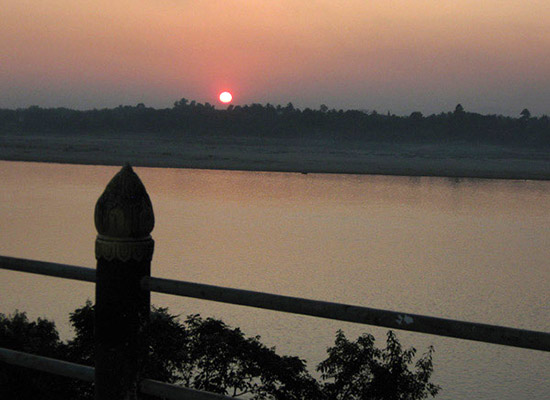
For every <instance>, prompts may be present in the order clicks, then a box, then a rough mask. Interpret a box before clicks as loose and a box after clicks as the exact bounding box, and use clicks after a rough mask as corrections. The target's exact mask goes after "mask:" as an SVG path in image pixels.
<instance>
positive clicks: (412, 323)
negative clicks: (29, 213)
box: [0, 256, 550, 352]
mask: <svg viewBox="0 0 550 400" xmlns="http://www.w3.org/2000/svg"><path fill="white" fill-rule="evenodd" d="M0 268H3V269H9V270H15V271H21V272H30V273H36V274H44V275H49V276H56V277H61V278H68V279H76V280H82V281H88V282H93V281H95V270H94V269H92V268H83V267H76V266H71V265H66V264H56V263H49V262H43V261H34V260H27V259H21V258H14V257H5V256H0ZM141 286H142V288H143V289H144V290H149V291H152V292H159V293H166V294H172V295H177V296H185V297H192V298H198V299H203V300H211V301H216V302H222V303H229V304H236V305H241V306H249V307H255V308H263V309H268V310H274V311H281V312H288V313H292V314H300V315H309V316H314V317H320V318H327V319H333V320H338V321H346V322H354V323H359V324H366V325H374V326H380V327H385V328H391V329H398V330H404V331H411V332H418V333H426V334H431V335H438V336H445V337H452V338H457V339H465V340H473V341H479V342H484V343H492V344H500V345H505V346H512V347H519V348H525V349H531V350H540V351H548V352H550V333H547V332H538V331H532V330H524V329H517V328H509V327H503V326H497V325H489V324H482V323H476V322H466V321H458V320H452V319H445V318H438V317H430V316H425V315H418V314H410V313H402V312H396V311H388V310H380V309H375V308H368V307H361V306H356V305H350V304H341V303H332V302H327V301H319V300H310V299H303V298H299V297H291V296H282V295H276V294H270V293H263V292H255V291H251V290H243V289H233V288H227V287H220V286H213V285H207V284H202V283H193V282H184V281H177V280H172V279H162V278H154V277H145V278H143V280H142V282H141Z"/></svg>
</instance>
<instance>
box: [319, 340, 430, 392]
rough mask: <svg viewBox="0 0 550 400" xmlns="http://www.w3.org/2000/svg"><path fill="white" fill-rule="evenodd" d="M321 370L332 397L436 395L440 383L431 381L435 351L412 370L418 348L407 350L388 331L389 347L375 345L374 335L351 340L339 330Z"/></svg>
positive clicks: (428, 354) (387, 343)
mask: <svg viewBox="0 0 550 400" xmlns="http://www.w3.org/2000/svg"><path fill="white" fill-rule="evenodd" d="M327 352H328V354H329V356H328V358H327V359H326V360H325V361H323V362H321V363H320V364H319V366H318V367H317V370H318V371H320V372H321V373H322V375H321V377H322V379H323V380H325V381H326V382H325V383H324V385H323V391H324V393H325V394H326V395H327V397H328V398H330V399H334V400H339V399H350V400H354V399H369V400H370V399H372V400H378V399H379V400H382V399H384V400H416V399H425V398H427V397H428V395H431V396H435V395H436V394H437V393H438V391H439V390H440V388H439V386H437V385H434V384H432V383H430V382H429V381H430V377H431V374H432V372H433V365H432V353H433V348H432V347H430V348H429V349H428V352H427V353H426V354H424V356H423V357H422V358H420V359H419V360H418V361H417V362H416V364H415V367H416V369H415V370H414V371H411V370H410V369H409V364H410V363H412V362H413V359H414V356H415V354H416V350H415V349H414V348H410V349H407V350H403V349H402V348H401V344H400V343H399V341H398V340H397V337H396V336H395V334H394V333H393V332H392V331H388V335H387V342H386V348H385V349H378V348H376V347H374V337H373V336H372V335H368V334H363V335H362V336H360V337H359V338H358V339H357V340H356V341H355V342H350V341H349V340H348V339H347V338H346V336H345V335H344V333H343V332H342V331H338V333H337V334H336V341H335V345H334V347H331V348H329V349H328V350H327Z"/></svg>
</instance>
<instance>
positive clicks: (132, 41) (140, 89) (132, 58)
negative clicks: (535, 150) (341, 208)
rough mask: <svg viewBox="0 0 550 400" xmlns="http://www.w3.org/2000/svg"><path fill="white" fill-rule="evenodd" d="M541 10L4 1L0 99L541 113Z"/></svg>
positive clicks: (474, 4) (547, 81)
mask: <svg viewBox="0 0 550 400" xmlns="http://www.w3.org/2000/svg"><path fill="white" fill-rule="evenodd" d="M411 10H414V12H411ZM548 15H550V2H548V1H541V0H534V1H531V2H528V4H527V3H525V2H522V1H519V0H510V1H506V2H502V1H498V0H487V1H484V2H478V1H473V0H463V1H459V2H433V1H428V0H415V1H414V2H413V1H412V0H396V1H392V2H379V1H378V2H366V1H360V0H350V1H346V2H344V3H340V2H326V1H322V2H314V3H311V2H299V1H291V0H281V1H279V2H251V1H234V2H233V1H232V2H219V1H210V0H205V1H201V2H173V1H172V2H158V1H153V0H139V1H130V0H120V1H117V2H111V1H107V0H97V1H95V2H91V3H89V2H84V3H83V2H74V1H70V0H45V1H42V2H30V1H21V0H5V1H4V2H3V4H2V24H0V54H4V55H6V57H4V58H2V60H1V65H2V68H0V92H1V93H2V96H1V98H0V107H26V106H29V105H33V104H39V105H42V106H69V107H78V108H94V107H111V106H117V105H119V104H137V103H140V102H143V103H145V104H146V105H150V106H154V107H158V106H166V105H170V104H172V103H173V102H174V101H175V100H177V99H179V98H181V97H186V98H188V99H192V100H196V101H199V102H213V101H217V100H218V99H217V97H214V96H216V94H217V93H219V92H218V90H219V88H220V87H222V86H224V85H226V84H227V82H230V83H231V84H232V85H234V87H237V86H238V87H239V102H240V103H242V104H250V103H262V104H265V103H268V102H269V103H271V104H283V105H284V104H287V103H288V102H292V103H293V104H294V105H295V106H298V107H314V108H317V107H319V105H320V104H322V103H323V104H326V105H327V106H329V107H331V108H332V107H334V108H337V109H338V108H344V109H346V108H358V109H370V110H373V109H376V110H378V111H380V112H387V111H388V110H391V111H392V112H395V113H399V114H409V113H410V112H412V111H416V110H418V111H422V112H423V113H432V112H441V111H449V110H452V109H453V108H454V106H455V105H456V104H457V103H459V102H460V103H461V104H463V105H464V107H465V108H466V109H467V110H475V111H479V112H486V113H505V114H513V115H517V114H518V113H519V112H520V111H521V109H523V108H525V107H526V108H529V110H531V112H532V113H533V114H543V113H549V112H550V110H548V106H547V105H548V104H550V57H548V52H547V51H544V49H549V48H550V25H549V24H548V23H547V17H548ZM220 60H224V61H223V63H222V62H220ZM212 93H215V95H212Z"/></svg>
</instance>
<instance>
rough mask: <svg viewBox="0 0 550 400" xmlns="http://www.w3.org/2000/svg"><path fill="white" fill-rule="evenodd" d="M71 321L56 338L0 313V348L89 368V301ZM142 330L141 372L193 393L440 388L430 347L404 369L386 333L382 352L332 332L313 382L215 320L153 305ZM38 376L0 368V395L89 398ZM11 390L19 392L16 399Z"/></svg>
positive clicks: (328, 395)
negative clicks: (65, 335)
mask: <svg viewBox="0 0 550 400" xmlns="http://www.w3.org/2000/svg"><path fill="white" fill-rule="evenodd" d="M70 321H71V324H72V326H73V328H74V330H75V336H74V338H73V339H71V340H70V341H69V342H67V343H62V342H61V341H60V340H59V336H58V334H57V331H56V330H55V325H54V324H53V323H51V322H49V321H46V320H43V319H38V321H37V322H29V321H28V319H27V317H26V315H25V314H24V313H16V314H14V315H13V316H9V317H5V316H4V315H2V314H0V347H7V348H12V349H16V350H21V351H25V352H29V353H35V354H42V355H47V356H50V357H55V358H60V359H65V360H68V361H72V362H77V363H81V364H85V365H93V359H94V343H93V325H94V323H93V321H94V306H93V305H92V304H91V302H87V303H86V304H85V305H84V306H83V307H81V308H79V309H77V310H75V311H74V312H73V313H71V316H70ZM148 329H149V334H148V337H149V352H148V353H149V356H148V360H147V362H146V364H145V365H146V370H145V371H143V375H144V376H145V377H148V378H152V379H156V380H160V381H164V382H170V383H177V384H182V385H184V386H187V387H191V388H195V389H199V390H207V391H211V392H215V393H222V394H226V395H228V396H233V397H238V396H242V395H245V397H246V398H250V399H256V400H259V399H266V400H283V399H285V400H295V399H296V400H297V399H312V400H315V399H319V400H332V399H334V400H338V399H351V400H354V399H389V400H393V399H400V400H401V399H404V400H416V399H424V398H426V397H427V396H428V395H432V396H435V395H436V394H437V392H438V390H439V387H438V386H436V385H434V384H432V383H430V382H429V381H430V378H431V373H432V370H433V367H432V352H433V349H432V348H429V350H428V352H427V353H426V354H425V355H424V356H423V357H422V358H420V359H419V360H418V361H417V362H416V364H415V369H414V370H412V371H411V370H410V369H409V364H410V363H412V362H413V358H414V355H415V350H414V349H408V350H403V349H402V348H401V345H400V343H399V341H398V340H397V338H396V336H395V334H394V333H393V332H391V331H390V332H388V338H387V345H386V348H385V349H378V348H376V347H375V346H374V338H373V337H372V336H371V335H367V334H365V335H362V336H361V337H359V338H358V339H357V341H355V342H350V341H348V339H347V338H346V337H345V335H344V334H343V333H342V332H341V331H338V333H337V335H336V341H335V345H334V347H331V348H329V349H328V350H327V351H328V358H327V359H326V360H325V361H323V362H322V363H321V364H319V366H318V367H317V370H318V371H320V372H321V378H322V381H321V382H318V381H317V380H316V379H314V378H313V377H312V376H311V375H310V374H309V373H308V371H307V369H306V363H305V361H304V360H301V359H300V358H298V357H291V356H281V355H279V354H277V353H276V351H275V348H268V347H267V346H265V345H264V344H262V343H261V342H260V337H259V336H255V337H246V336H245V335H244V334H243V332H242V331H241V330H240V329H239V328H231V327H229V326H227V325H226V324H225V323H224V322H222V321H220V320H216V319H213V318H206V319H203V318H201V317H200V316H199V315H190V316H188V317H187V318H186V319H185V320H184V321H183V322H181V321H180V320H179V319H178V317H177V316H174V315H171V314H169V313H168V310H167V309H165V308H154V307H153V309H152V312H151V320H150V324H149V328H148ZM14 371H15V372H14ZM17 371H19V372H17ZM42 375H44V376H46V375H47V374H37V373H34V372H32V371H28V370H24V369H14V368H11V367H6V366H4V365H0V387H10V388H14V390H13V391H10V392H7V391H5V392H0V393H2V394H5V395H3V396H1V398H6V399H10V398H18V399H31V398H50V397H47V395H46V394H47V393H52V394H55V398H57V399H73V398H74V399H92V398H93V387H92V385H90V384H87V383H80V382H75V381H69V380H67V379H64V378H53V379H52V377H51V376H47V378H40V377H41V376H42ZM8 382H9V384H8ZM16 390H19V391H20V392H19V393H23V395H21V394H18V395H17V396H15V393H17V391H16ZM51 398H53V397H51Z"/></svg>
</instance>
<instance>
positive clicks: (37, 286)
mask: <svg viewBox="0 0 550 400" xmlns="http://www.w3.org/2000/svg"><path fill="white" fill-rule="evenodd" d="M117 170H118V169H117V168H112V167H94V166H74V165H56V164H37V163H13V162H0V226H2V229H1V230H0V254H2V255H8V256H17V257H25V258H33V259H39V260H46V261H55V262H61V263H68V264H75V265H82V266H87V267H94V264H95V260H94V257H93V247H94V240H95V228H94V226H93V209H94V205H95V202H96V200H97V198H98V197H99V195H100V194H101V192H102V191H103V189H104V187H105V185H106V184H107V182H108V181H109V180H110V179H111V177H112V176H113V175H114V174H115V173H116V171H117ZM136 171H137V173H138V174H139V175H140V177H141V178H142V180H143V182H144V184H145V186H146V188H147V190H148V192H149V194H150V196H151V200H152V202H153V206H154V209H155V215H156V227H155V230H154V231H153V237H154V239H155V241H156V250H155V255H154V259H153V275H155V276H160V277H168V278H174V279H180V280H189V281H196V282H204V283H209V284H214V285H223V286H230V287H237V288H244V289H251V290H258V291H267V292H272V293H279V294H286V295H292V296H300V297H307V298H314V299H321V300H328V301H337V302H344V303H351V304H359V305H365V306H369V307H376V308H383V309H391V310H396V311H403V312H410V313H418V314H427V315H434V316H440V317H447V318H453V319H462V320H470V321H476V322H486V323H492V324H498V325H505V326H512V327H517V328H525V329H533V330H541V331H550V321H549V319H548V315H550V308H549V305H550V293H549V291H548V286H549V283H550V268H548V260H549V259H550V246H549V244H550V240H549V239H550V231H549V228H548V227H549V226H550V214H549V213H548V204H549V198H550V183H548V182H534V181H491V180H449V179H444V178H406V177H382V176H358V175H322V174H309V175H301V174H283V173H252V172H229V171H204V170H175V169H152V168H137V169H136ZM93 296H94V294H93V286H91V285H89V284H86V283H78V282H74V281H65V280H61V279H54V278H47V277H40V276H33V275H29V274H20V273H15V272H8V271H0V312H2V313H11V312H13V311H15V309H19V310H25V311H28V312H29V316H30V317H31V318H35V317H37V316H43V317H47V318H51V319H54V320H55V321H56V322H57V324H58V327H59V328H60V330H61V332H62V334H63V336H64V337H65V338H67V337H69V336H70V331H69V329H68V327H67V321H68V313H69V312H71V311H72V310H74V309H75V308H76V307H78V306H80V305H82V304H83V303H84V301H85V300H86V299H87V298H90V299H93ZM153 303H154V304H156V305H159V306H168V307H169V308H170V310H171V312H173V313H177V314H181V315H182V316H185V315H187V314H191V313H201V314H202V315H204V316H215V317H219V318H222V319H223V320H224V321H225V322H227V323H228V324H230V325H232V326H240V327H241V328H242V329H243V330H244V332H245V333H246V334H248V335H256V334H260V335H261V336H262V338H263V341H264V342H265V343H266V344H267V345H269V346H272V345H276V346H277V349H278V350H279V351H280V352H281V353H284V354H293V355H299V356H300V357H303V358H305V359H306V360H307V361H308V365H309V367H310V369H313V368H314V366H315V365H316V364H317V363H318V362H319V361H321V360H322V359H323V358H324V356H325V350H326V348H327V347H328V346H330V345H331V344H332V343H333V341H334V333H335V331H336V329H339V328H342V329H344V330H345V332H346V334H347V335H348V336H349V337H350V338H353V339H354V338H356V337H357V336H358V335H359V334H360V333H361V332H365V331H368V332H372V333H374V334H375V336H376V337H377V338H378V341H379V345H381V344H382V342H383V340H384V333H385V331H386V330H385V329H380V328H373V327H370V326H359V325H352V324H345V323H340V322H330V321H325V320H321V319H315V318H309V317H299V316H291V315H286V314H282V313H275V312H270V311H264V310H255V309H249V308H245V307H237V306H228V305H220V304H216V303H210V302H204V301H198V300H189V299H183V298H177V297H173V296H166V295H153ZM398 336H399V337H400V338H401V339H402V341H403V343H404V345H407V346H409V345H414V346H415V347H416V348H417V349H418V350H419V351H420V352H422V351H424V350H425V349H426V347H427V346H428V345H429V344H434V346H435V348H436V353H435V377H434V381H435V382H436V383H438V384H441V385H442V386H443V389H444V390H443V392H441V394H440V395H439V396H437V397H436V398H441V399H451V398H480V399H518V398H544V396H546V395H547V393H548V392H549V391H550V386H549V385H550V375H549V372H548V368H547V366H548V365H549V362H550V358H549V355H548V354H546V353H542V352H535V351H529V350H519V349H513V348H506V347H503V346H496V345H486V344H479V343H474V342H466V341H460V340H454V339H445V338H438V337H435V336H429V335H421V334H412V333H403V332H398Z"/></svg>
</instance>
